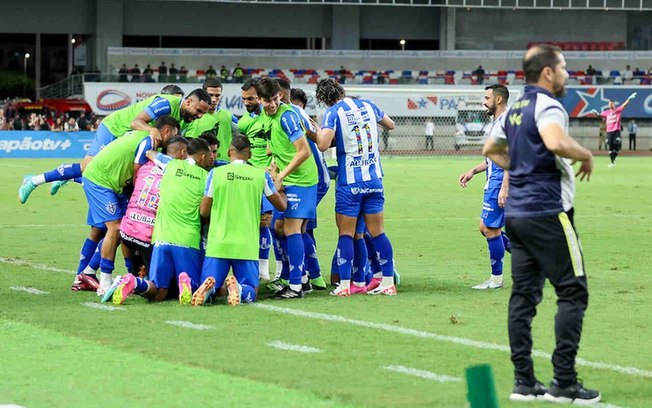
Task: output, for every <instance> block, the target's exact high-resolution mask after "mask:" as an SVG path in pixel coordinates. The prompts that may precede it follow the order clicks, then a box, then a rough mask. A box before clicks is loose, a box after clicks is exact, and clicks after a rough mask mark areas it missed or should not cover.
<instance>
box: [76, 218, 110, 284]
mask: <svg viewBox="0 0 652 408" xmlns="http://www.w3.org/2000/svg"><path fill="white" fill-rule="evenodd" d="M105 233H106V229H105V228H104V225H102V226H91V231H90V234H89V236H88V238H86V240H85V241H84V243H83V244H82V248H81V250H80V252H79V265H78V266H77V275H76V276H75V279H74V281H73V283H72V287H71V289H72V290H73V291H75V292H76V291H79V290H83V291H96V290H97V287H98V285H99V281H98V280H97V274H96V273H97V269H98V268H99V264H100V254H99V249H101V248H102V241H103V239H104V234H105ZM91 250H92V252H91Z"/></svg>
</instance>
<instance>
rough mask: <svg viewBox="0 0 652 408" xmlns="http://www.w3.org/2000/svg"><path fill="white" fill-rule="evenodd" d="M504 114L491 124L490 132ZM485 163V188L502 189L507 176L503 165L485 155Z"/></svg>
mask: <svg viewBox="0 0 652 408" xmlns="http://www.w3.org/2000/svg"><path fill="white" fill-rule="evenodd" d="M504 115H505V113H504V112H503V114H502V115H500V116H498V117H497V118H496V120H494V123H493V124H492V125H491V128H490V129H489V134H491V131H492V130H493V128H494V127H495V126H496V125H497V124H498V125H499V124H500V121H501V119H502V117H503V116H504ZM499 126H500V125H499ZM485 163H487V170H486V171H485V173H486V176H487V182H486V183H485V185H484V189H485V190H492V189H496V188H497V189H500V187H501V186H502V184H503V177H504V176H505V172H504V171H503V169H502V167H500V166H499V165H497V164H496V163H494V162H493V161H492V160H491V159H490V158H488V157H485Z"/></svg>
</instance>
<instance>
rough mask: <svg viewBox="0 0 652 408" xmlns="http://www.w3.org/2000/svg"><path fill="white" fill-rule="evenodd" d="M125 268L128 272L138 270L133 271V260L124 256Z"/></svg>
mask: <svg viewBox="0 0 652 408" xmlns="http://www.w3.org/2000/svg"><path fill="white" fill-rule="evenodd" d="M125 268H127V272H129V273H134V274H135V273H137V272H138V271H134V270H133V269H134V260H133V258H125Z"/></svg>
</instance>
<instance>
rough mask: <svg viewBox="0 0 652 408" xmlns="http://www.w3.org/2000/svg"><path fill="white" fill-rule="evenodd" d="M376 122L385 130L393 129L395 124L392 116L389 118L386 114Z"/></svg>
mask: <svg viewBox="0 0 652 408" xmlns="http://www.w3.org/2000/svg"><path fill="white" fill-rule="evenodd" d="M378 124H379V125H380V126H382V127H383V128H384V129H387V130H394V129H395V128H396V124H395V123H394V121H393V120H392V118H390V117H389V116H387V115H384V116H383V118H382V119H381V120H380V122H378Z"/></svg>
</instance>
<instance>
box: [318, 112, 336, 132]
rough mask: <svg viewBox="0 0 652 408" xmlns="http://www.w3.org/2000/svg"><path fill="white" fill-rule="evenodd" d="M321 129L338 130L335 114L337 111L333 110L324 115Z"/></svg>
mask: <svg viewBox="0 0 652 408" xmlns="http://www.w3.org/2000/svg"><path fill="white" fill-rule="evenodd" d="M321 128H322V129H333V130H337V114H335V111H334V110H333V109H332V108H331V109H329V110H327V111H326V113H325V114H324V117H323V119H322V120H321Z"/></svg>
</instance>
